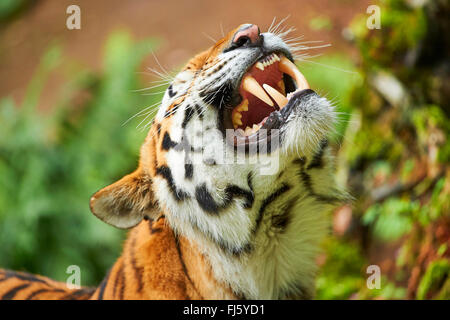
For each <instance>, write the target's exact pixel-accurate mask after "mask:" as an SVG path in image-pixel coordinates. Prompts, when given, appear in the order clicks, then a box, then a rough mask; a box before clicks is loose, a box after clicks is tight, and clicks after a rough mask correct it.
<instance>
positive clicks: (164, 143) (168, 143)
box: [161, 131, 177, 150]
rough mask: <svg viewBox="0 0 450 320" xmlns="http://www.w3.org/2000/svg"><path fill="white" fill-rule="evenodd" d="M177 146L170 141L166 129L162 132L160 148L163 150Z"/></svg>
mask: <svg viewBox="0 0 450 320" xmlns="http://www.w3.org/2000/svg"><path fill="white" fill-rule="evenodd" d="M176 146H177V143H176V142H174V141H172V139H171V138H170V135H169V133H168V132H167V131H166V132H165V133H164V137H163V140H162V143H161V148H162V149H163V150H169V149H171V148H175V147H176Z"/></svg>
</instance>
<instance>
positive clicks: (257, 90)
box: [242, 75, 273, 107]
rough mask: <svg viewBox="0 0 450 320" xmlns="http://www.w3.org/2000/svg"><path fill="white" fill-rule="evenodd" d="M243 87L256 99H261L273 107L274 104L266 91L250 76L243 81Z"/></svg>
mask: <svg viewBox="0 0 450 320" xmlns="http://www.w3.org/2000/svg"><path fill="white" fill-rule="evenodd" d="M242 87H243V88H244V90H245V91H248V92H250V93H251V94H253V95H254V96H255V97H257V98H259V99H261V100H262V101H264V102H265V103H267V104H268V105H269V106H271V107H273V102H272V100H271V99H270V98H269V96H268V95H267V93H266V92H265V91H264V89H263V88H262V87H261V86H260V85H259V83H258V81H256V79H255V78H253V77H252V76H250V75H247V76H245V77H244V79H242Z"/></svg>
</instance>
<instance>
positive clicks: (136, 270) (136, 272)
mask: <svg viewBox="0 0 450 320" xmlns="http://www.w3.org/2000/svg"><path fill="white" fill-rule="evenodd" d="M135 250H136V239H133V242H132V243H131V252H130V258H131V261H130V263H131V267H132V268H133V271H134V277H135V279H136V280H137V283H138V289H137V291H138V292H141V291H142V288H143V287H144V283H143V282H142V273H143V272H144V268H142V267H138V266H137V264H136V257H135Z"/></svg>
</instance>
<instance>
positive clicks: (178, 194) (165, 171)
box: [156, 166, 189, 201]
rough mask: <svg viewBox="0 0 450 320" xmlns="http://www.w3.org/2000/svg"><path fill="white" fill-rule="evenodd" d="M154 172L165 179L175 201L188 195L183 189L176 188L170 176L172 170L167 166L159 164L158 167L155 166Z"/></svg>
mask: <svg viewBox="0 0 450 320" xmlns="http://www.w3.org/2000/svg"><path fill="white" fill-rule="evenodd" d="M156 174H158V175H160V176H162V177H163V178H164V179H166V181H167V184H168V185H169V189H170V191H171V192H172V194H173V196H174V197H175V199H176V200H177V201H181V200H184V199H186V198H189V195H188V194H187V193H186V192H184V191H183V190H178V189H177V187H176V186H175V184H174V181H173V178H172V171H170V168H169V167H167V166H160V167H158V168H156Z"/></svg>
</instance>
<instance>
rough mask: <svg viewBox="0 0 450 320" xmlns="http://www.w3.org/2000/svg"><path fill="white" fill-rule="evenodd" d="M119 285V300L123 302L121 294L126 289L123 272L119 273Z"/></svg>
mask: <svg viewBox="0 0 450 320" xmlns="http://www.w3.org/2000/svg"><path fill="white" fill-rule="evenodd" d="M120 283H121V287H120V291H119V300H123V294H124V291H125V287H126V284H125V283H126V277H125V272H123V271H122V273H121V277H120Z"/></svg>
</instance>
